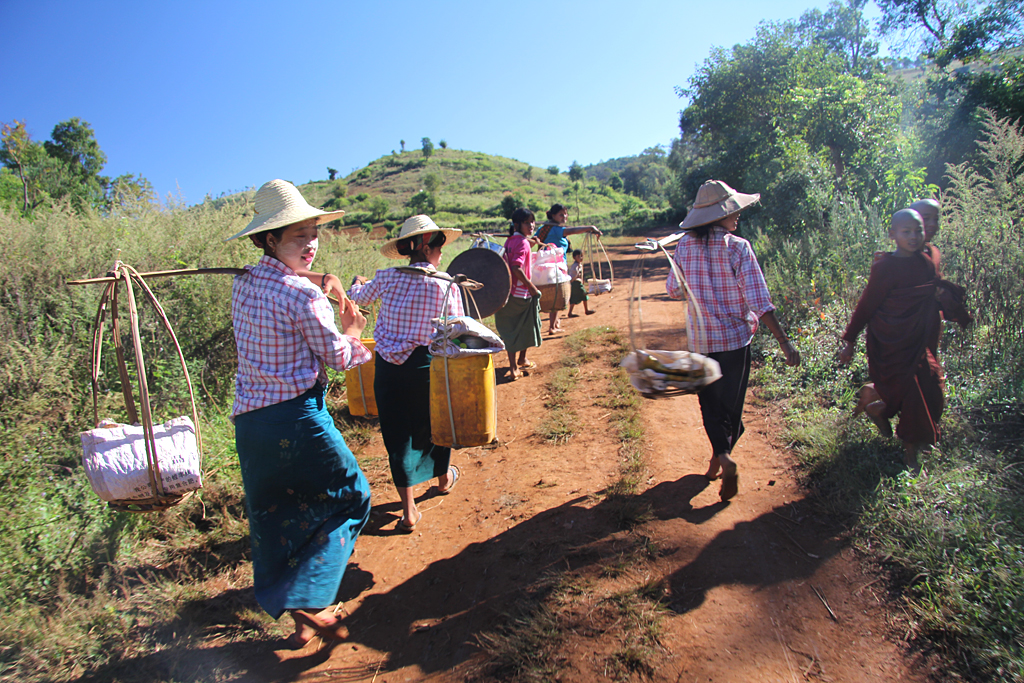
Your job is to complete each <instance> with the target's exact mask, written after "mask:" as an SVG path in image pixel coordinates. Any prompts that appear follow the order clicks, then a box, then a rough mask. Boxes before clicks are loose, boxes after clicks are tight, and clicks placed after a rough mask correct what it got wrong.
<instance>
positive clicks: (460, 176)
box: [299, 148, 661, 232]
mask: <svg viewBox="0 0 1024 683" xmlns="http://www.w3.org/2000/svg"><path fill="white" fill-rule="evenodd" d="M576 168H577V167H573V169H570V170H569V171H561V170H559V169H558V168H557V167H554V166H552V167H549V168H539V167H537V166H531V165H530V164H528V163H524V162H522V161H517V160H515V159H509V158H507V157H501V156H494V155H490V154H484V153H483V152H472V151H466V150H458V149H450V148H442V149H435V150H433V151H432V153H431V154H430V155H429V156H427V155H426V154H425V153H424V151H423V150H420V149H418V150H415V151H406V152H394V153H392V154H389V155H387V156H383V157H381V158H379V159H376V160H374V161H371V162H370V163H369V164H367V165H366V166H364V167H363V168H361V169H359V170H357V171H353V172H352V173H350V174H349V175H347V176H345V177H344V178H336V179H335V180H323V181H314V182H310V183H306V184H305V185H300V186H299V189H300V190H301V191H302V193H303V195H304V196H305V197H306V199H307V201H309V202H310V203H311V204H313V205H315V206H319V207H321V208H324V209H344V210H345V212H346V213H345V216H344V217H343V218H342V221H341V224H342V225H344V226H362V227H364V229H368V228H370V227H373V228H379V227H385V228H387V229H389V230H394V228H395V226H396V225H401V222H402V221H403V220H405V219H406V218H408V217H409V216H410V215H413V214H417V213H426V214H429V215H430V216H431V217H432V218H433V219H434V220H435V221H436V222H437V223H438V225H441V226H443V227H457V228H461V229H462V230H464V231H467V232H479V231H503V230H504V229H505V226H506V225H507V219H508V217H509V216H511V214H512V211H513V210H514V209H515V208H516V207H519V206H526V207H528V208H530V209H532V210H533V212H534V213H535V214H537V218H538V223H539V222H540V221H542V220H543V219H544V212H545V211H547V209H548V208H550V206H551V205H552V204H554V203H556V202H557V203H561V204H565V205H567V206H569V207H570V209H571V210H570V215H569V220H570V222H571V223H573V224H577V223H580V224H586V225H591V224H593V225H597V226H599V227H600V228H601V229H602V230H606V229H610V230H613V231H614V230H616V229H619V228H623V227H639V226H641V225H644V224H646V223H648V222H650V221H652V220H658V219H659V218H660V217H661V214H660V211H659V208H660V207H658V206H657V205H656V204H654V203H649V202H647V201H645V200H644V199H641V198H638V197H637V196H635V195H633V194H629V193H627V192H624V191H623V189H622V186H621V184H619V187H618V188H616V187H615V184H614V183H611V184H609V183H608V182H601V181H599V180H597V179H595V178H593V177H586V174H585V173H583V171H582V168H580V170H579V171H576Z"/></svg>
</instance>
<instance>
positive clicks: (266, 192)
mask: <svg viewBox="0 0 1024 683" xmlns="http://www.w3.org/2000/svg"><path fill="white" fill-rule="evenodd" d="M255 213H256V215H255V217H254V218H253V219H252V221H250V223H249V224H248V225H247V226H245V229H243V230H242V231H241V232H239V233H237V234H236V235H233V236H232V237H230V238H229V239H235V238H237V237H248V238H249V239H250V240H251V241H252V243H253V244H255V245H256V247H257V248H259V249H260V250H261V251H262V252H263V255H262V256H261V258H260V260H259V262H258V263H257V264H256V265H255V266H250V267H247V268H246V273H245V275H239V276H238V277H236V278H235V281H234V285H233V287H232V290H231V319H232V324H233V326H234V332H235V342H236V344H237V346H238V373H237V375H236V380H235V401H234V406H233V408H232V411H231V415H232V419H233V420H234V423H235V444H236V446H237V449H238V459H239V462H240V463H241V470H242V483H243V485H244V486H245V506H246V512H247V513H248V517H249V532H250V534H249V536H250V541H251V544H252V558H253V583H254V584H255V589H256V599H257V601H258V602H259V604H260V606H261V607H263V609H265V610H266V611H267V612H268V613H269V614H270V615H271V616H272V617H274V618H275V619H276V618H278V617H280V616H281V615H282V614H283V613H284V612H285V611H289V612H290V613H291V615H292V618H293V619H294V621H295V632H294V633H293V634H292V635H291V636H290V637H289V639H288V641H287V644H288V645H289V646H290V647H293V648H299V647H302V646H304V645H305V644H306V643H307V642H308V641H309V640H310V639H311V638H312V637H313V636H314V635H316V634H319V635H320V636H321V637H322V638H325V639H340V638H342V637H344V635H345V627H344V625H343V624H342V622H341V620H340V619H337V618H336V617H335V616H334V614H333V611H334V610H333V604H334V603H335V602H336V601H337V593H338V588H339V586H340V585H341V578H342V576H343V574H344V573H345V567H346V565H347V564H348V559H349V556H350V555H351V554H352V547H353V544H354V543H355V540H356V537H357V536H358V535H359V532H360V531H361V530H362V528H363V525H364V524H366V520H367V519H368V518H369V514H370V487H369V484H368V483H367V481H366V477H364V476H363V473H362V472H361V471H360V469H359V465H358V464H357V463H356V459H355V458H354V457H353V455H352V452H351V451H350V450H349V449H348V446H346V444H345V440H344V439H343V438H342V436H341V434H340V433H339V432H338V430H337V428H335V426H334V420H333V419H332V418H331V416H330V415H329V414H328V412H327V408H326V405H325V402H324V394H325V390H326V384H327V375H326V373H325V371H324V369H323V366H324V365H326V366H329V367H331V368H333V369H335V370H346V369H348V368H351V367H354V366H356V365H359V364H360V363H365V362H367V361H369V360H370V357H371V356H370V351H369V350H368V349H367V348H366V347H365V346H363V345H362V344H361V343H360V342H359V336H360V334H361V333H362V330H363V327H364V326H365V325H366V320H365V318H363V316H362V315H360V313H359V310H358V309H357V308H356V306H355V304H353V303H352V302H351V301H347V302H344V303H343V304H342V310H341V314H340V318H339V319H340V322H341V330H339V329H338V327H337V325H336V324H335V321H334V310H333V309H332V308H331V304H330V302H329V301H328V299H327V297H326V296H325V295H324V293H323V292H322V291H321V289H320V287H319V286H318V285H317V284H313V283H311V282H310V281H309V280H307V279H306V278H304V277H301V276H300V275H299V274H298V273H300V272H308V270H309V267H310V266H311V265H312V263H313V259H314V258H315V257H316V252H317V247H318V240H317V235H318V229H319V228H318V226H319V225H321V224H323V223H325V222H327V221H330V220H333V219H334V218H337V217H338V215H340V214H341V213H342V212H341V211H335V212H331V213H325V212H323V211H320V210H319V209H315V208H313V207H312V206H310V205H309V204H307V203H306V201H305V200H304V199H303V198H302V195H301V194H299V191H298V190H297V189H296V188H295V187H294V186H293V185H292V184H291V183H288V182H285V181H283V180H272V181H270V182H268V183H266V184H265V185H263V186H262V187H261V188H260V189H259V191H257V192H256V199H255Z"/></svg>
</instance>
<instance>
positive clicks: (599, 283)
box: [587, 280, 612, 296]
mask: <svg viewBox="0 0 1024 683" xmlns="http://www.w3.org/2000/svg"><path fill="white" fill-rule="evenodd" d="M610 291H612V281H611V280H588V281H587V293H588V294H594V295H595V296H596V295H598V294H607V293H608V292H610Z"/></svg>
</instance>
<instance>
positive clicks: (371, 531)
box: [244, 248, 928, 683]
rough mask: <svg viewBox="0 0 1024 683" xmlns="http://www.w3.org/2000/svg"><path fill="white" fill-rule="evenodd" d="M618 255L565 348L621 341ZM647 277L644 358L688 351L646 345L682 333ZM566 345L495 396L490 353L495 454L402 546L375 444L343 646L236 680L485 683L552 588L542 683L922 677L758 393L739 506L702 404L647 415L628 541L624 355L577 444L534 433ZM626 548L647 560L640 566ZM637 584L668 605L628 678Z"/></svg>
mask: <svg viewBox="0 0 1024 683" xmlns="http://www.w3.org/2000/svg"><path fill="white" fill-rule="evenodd" d="M611 251H612V258H613V259H614V261H615V273H616V275H617V280H616V284H615V289H614V290H613V291H612V292H611V293H610V294H605V295H602V296H597V297H591V305H592V308H593V310H595V311H596V313H595V314H594V315H590V316H583V315H581V316H580V317H577V318H573V319H570V320H566V321H564V323H563V324H564V326H565V328H566V330H567V332H568V333H571V332H573V331H576V330H580V329H583V328H585V327H590V326H597V325H607V326H612V327H615V328H618V329H620V330H622V332H623V334H626V333H627V326H628V323H627V301H628V294H629V292H628V290H629V277H630V274H631V269H632V261H633V259H635V258H636V255H637V253H638V252H636V251H635V250H633V249H631V248H618V249H614V250H611ZM647 264H648V265H647V268H646V269H645V272H644V279H643V296H644V308H643V315H644V321H643V322H644V328H645V330H647V331H648V333H649V334H648V335H647V346H648V347H651V348H658V347H661V348H680V345H679V342H678V341H665V342H664V346H662V344H661V342H659V341H657V337H658V335H659V332H660V333H661V336H662V337H663V338H667V337H668V333H672V334H675V335H678V331H679V319H680V307H679V304H678V303H674V302H670V301H669V300H668V299H667V297H665V296H664V288H663V283H664V278H665V274H666V270H667V265H666V262H665V259H664V257H663V256H662V257H648V259H647ZM578 312H579V313H582V310H579V311H578ZM545 329H546V326H545ZM564 338H565V337H564V335H562V336H557V337H554V338H551V337H548V336H545V338H544V343H543V345H542V346H541V347H540V348H539V349H535V350H533V351H531V354H530V357H531V359H532V360H535V361H537V363H538V365H539V367H538V369H537V370H534V371H533V372H532V373H531V375H530V376H527V377H524V378H522V379H520V380H519V381H516V382H508V381H504V380H505V369H506V367H507V359H506V358H505V357H504V356H501V357H496V365H497V368H498V375H499V382H500V383H499V386H498V406H499V427H498V436H499V440H500V445H499V446H498V447H496V448H474V449H467V450H462V451H457V452H456V453H454V454H453V462H454V463H456V464H457V465H459V466H460V467H461V469H462V479H461V481H460V482H459V483H458V486H457V488H456V489H455V491H454V492H453V493H452V494H451V495H448V496H439V495H436V489H434V488H431V487H429V486H428V485H427V484H424V485H421V487H420V493H421V495H422V498H421V499H420V509H421V510H422V511H423V513H424V514H423V521H422V522H421V524H420V525H419V527H418V528H417V529H416V531H415V532H414V533H413V534H411V535H402V534H398V533H396V532H395V524H396V522H397V521H398V516H399V514H400V513H399V512H398V510H399V506H398V496H397V494H396V492H395V490H394V488H393V487H392V486H391V483H390V477H389V475H388V472H387V460H386V458H385V457H383V456H384V450H383V445H382V444H381V442H380V438H379V436H378V437H377V438H376V441H375V442H374V443H372V444H371V445H370V446H369V447H368V448H367V449H365V451H364V453H362V454H361V457H362V458H366V462H367V463H368V464H367V466H366V470H367V475H368V476H369V477H370V481H371V485H372V486H373V493H374V496H375V505H374V509H373V514H372V516H371V518H370V522H369V525H368V527H367V529H366V530H365V532H364V533H363V535H362V536H361V537H360V539H359V541H358V544H357V547H356V554H355V556H354V558H353V564H352V565H350V567H349V570H348V572H347V573H346V577H345V582H344V585H343V591H342V592H343V597H344V598H345V600H346V602H345V603H344V611H345V612H346V613H347V614H348V615H349V619H348V624H349V628H350V630H351V638H350V640H349V641H347V642H344V643H339V644H336V645H335V646H334V647H333V648H320V649H318V648H317V647H316V645H315V644H311V645H310V646H307V648H306V649H304V650H302V651H299V652H288V651H280V652H277V653H276V656H275V658H265V657H260V658H259V659H260V660H261V662H262V663H261V665H260V667H258V668H257V667H252V668H249V667H244V668H249V671H250V673H251V674H252V676H253V678H254V679H261V680H302V681H306V680H318V681H319V680H344V681H379V682H381V683H383V682H384V681H390V682H398V681H418V680H436V681H456V680H458V681H462V680H467V679H469V680H492V679H494V678H495V677H496V676H497V674H495V673H494V672H493V670H492V669H490V668H488V667H489V665H490V662H491V660H490V656H489V654H488V652H487V651H485V650H484V649H483V648H482V647H481V645H480V639H479V638H480V635H481V634H483V633H485V632H493V630H494V629H495V628H496V627H498V626H499V625H501V624H503V623H506V619H507V615H508V614H509V613H510V612H512V611H514V610H516V608H521V607H524V606H528V605H529V604H530V602H529V600H530V596H531V595H533V594H536V593H537V592H538V590H539V589H538V588H537V586H538V585H539V584H540V582H542V579H545V578H546V577H547V578H550V577H554V579H555V580H559V581H561V584H562V585H563V586H565V585H570V586H572V590H571V591H569V592H570V593H572V595H573V596H574V597H572V598H571V599H568V600H566V599H565V598H563V599H562V602H561V603H560V605H561V607H560V609H563V610H564V611H565V612H567V613H571V617H570V618H569V619H568V621H567V622H566V623H568V626H567V627H566V628H568V629H570V630H569V631H568V632H563V636H564V640H563V641H562V642H561V643H560V644H559V646H558V649H557V652H556V653H555V655H554V657H553V659H552V661H553V664H552V667H553V669H551V670H549V671H554V672H555V673H550V672H549V673H547V674H541V675H540V676H539V679H540V680H562V681H594V680H609V679H613V678H618V679H620V680H628V679H630V678H633V679H637V680H639V679H640V678H641V677H646V678H649V679H651V680H656V681H803V680H820V681H895V680H908V681H925V680H927V678H928V673H927V667H926V666H925V665H924V664H923V663H922V662H921V661H918V660H916V659H912V658H909V657H908V655H907V654H906V652H905V649H904V648H903V647H901V646H900V645H898V644H897V643H896V640H898V637H899V636H900V635H902V634H899V633H894V630H895V629H896V624H897V621H896V620H894V619H892V618H891V616H890V615H888V614H887V611H886V608H885V605H884V604H882V603H881V599H882V596H883V593H882V592H881V591H879V590H878V588H879V586H880V585H881V583H880V582H876V579H877V577H876V576H875V575H873V574H872V573H870V572H869V571H867V570H866V569H865V567H864V566H862V564H861V562H860V561H859V559H858V557H857V556H855V554H854V553H853V551H852V550H851V549H850V548H849V546H848V544H847V543H846V541H845V540H844V536H843V534H842V530H841V528H839V527H838V525H837V524H836V522H835V520H830V519H827V518H823V517H822V515H821V514H820V513H819V512H818V511H817V507H816V505H815V504H814V502H813V500H811V499H809V498H808V494H807V493H806V492H805V491H803V490H801V488H800V487H799V485H798V484H797V482H796V479H795V476H794V472H793V460H792V458H791V457H790V455H789V454H788V453H787V452H786V450H785V448H783V447H781V446H780V445H779V444H778V441H777V438H776V435H777V432H778V428H777V425H775V424H774V423H773V418H772V413H771V410H769V409H768V407H765V406H763V405H761V404H759V402H758V401H757V398H756V395H750V396H748V408H747V412H746V419H747V431H746V434H745V435H744V437H743V439H742V440H741V441H740V443H739V445H738V448H737V450H736V457H737V459H738V461H739V463H740V472H741V478H740V493H739V495H738V496H737V497H736V498H734V499H733V500H732V501H730V502H728V503H722V502H720V501H719V496H718V487H719V483H718V482H711V483H709V482H708V481H707V480H706V479H705V478H704V477H703V473H704V471H705V469H706V466H707V459H708V457H709V456H710V449H709V446H708V443H707V440H706V437H705V436H704V433H703V430H702V427H701V419H700V412H699V408H698V405H697V400H696V398H695V397H693V396H678V397H673V398H665V399H659V400H645V401H643V403H642V410H643V419H644V424H645V427H646V435H645V438H646V445H647V453H646V459H647V470H648V479H647V480H646V482H644V483H643V484H641V487H640V488H641V493H640V494H639V501H638V502H640V503H642V504H644V505H647V506H649V509H650V511H651V512H652V515H651V517H650V519H649V521H646V522H644V523H642V524H640V525H638V526H634V527H632V528H631V529H628V530H622V525H621V524H620V519H619V518H620V517H621V514H622V509H621V500H619V501H616V500H614V499H613V498H609V497H608V496H606V495H603V492H604V491H605V489H606V488H607V487H608V486H609V485H610V484H612V483H613V482H615V481H616V480H617V479H618V478H619V476H620V474H619V467H620V460H621V458H620V454H619V449H618V446H619V444H618V442H617V440H616V436H615V428H614V426H613V425H612V423H611V419H612V417H611V416H612V413H613V409H612V408H610V407H608V399H609V396H610V389H609V386H608V377H609V376H610V374H611V373H612V371H613V367H614V363H615V362H616V361H617V360H618V359H617V358H608V357H602V358H598V359H597V360H595V361H594V362H589V363H586V364H584V365H582V366H580V368H579V371H580V376H579V379H578V385H577V388H576V389H575V393H574V405H575V410H576V412H577V413H578V415H579V420H578V424H577V427H578V430H577V434H576V435H575V436H574V437H573V438H571V439H570V440H569V441H568V442H567V443H565V444H562V445H554V444H549V443H545V442H544V441H543V440H542V439H540V438H539V437H538V436H537V435H536V433H535V432H536V427H537V425H538V423H539V422H540V421H541V420H542V418H543V417H544V415H545V412H546V409H545V407H544V402H545V392H546V385H547V382H548V380H549V379H550V375H551V373H552V372H554V369H555V368H556V363H557V360H558V359H559V357H560V354H561V353H562V352H563V343H564ZM605 355H607V354H605ZM638 547H646V548H648V549H650V550H649V552H648V553H647V554H646V555H643V556H642V557H641V555H638V553H637V552H636V549H637V548H638ZM645 585H647V586H650V585H653V586H655V587H656V588H655V590H656V591H661V592H662V594H663V598H662V599H663V602H664V604H665V605H667V609H665V610H663V611H662V612H661V617H660V634H659V636H658V638H657V640H656V641H654V642H653V643H652V645H651V647H650V648H649V649H648V650H647V652H646V654H645V655H643V657H642V658H641V659H642V661H640V662H639V663H634V666H633V667H632V668H630V667H628V666H627V667H623V666H621V665H617V664H616V662H619V663H621V662H622V661H626V660H624V659H623V658H621V657H619V658H618V659H617V658H616V656H615V655H616V653H621V652H622V651H623V647H624V643H625V642H626V639H627V633H628V631H629V628H628V627H629V625H628V624H626V623H623V619H624V617H623V616H622V614H623V613H622V612H621V611H619V612H616V611H615V610H613V609H610V608H609V604H610V603H609V601H608V600H607V598H608V597H609V596H613V595H615V594H616V593H622V592H624V591H630V590H636V589H637V588H638V587H642V586H645ZM819 595H820V597H819ZM824 602H827V603H828V605H829V607H830V608H831V610H832V612H833V613H834V615H835V618H833V617H832V616H830V613H829V611H828V609H827V608H826V607H825V604H824ZM286 621H288V620H287V619H282V633H285V632H286V631H284V629H285V627H286V626H287V625H286V624H285V622H286ZM314 643H315V641H314Z"/></svg>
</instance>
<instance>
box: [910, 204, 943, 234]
mask: <svg viewBox="0 0 1024 683" xmlns="http://www.w3.org/2000/svg"><path fill="white" fill-rule="evenodd" d="M910 208H911V209H913V210H914V211H917V212H918V213H919V214H921V221H922V222H923V223H924V241H925V242H931V241H932V240H933V239H935V235H936V234H937V233H938V232H939V203H938V202H937V201H935V200H934V199H920V200H918V201H916V202H914V203H913V204H911V205H910Z"/></svg>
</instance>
